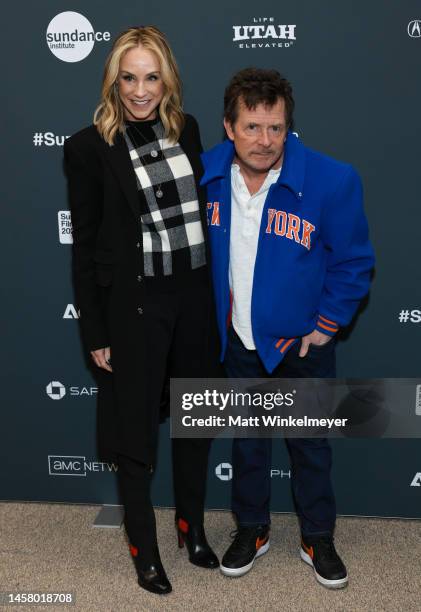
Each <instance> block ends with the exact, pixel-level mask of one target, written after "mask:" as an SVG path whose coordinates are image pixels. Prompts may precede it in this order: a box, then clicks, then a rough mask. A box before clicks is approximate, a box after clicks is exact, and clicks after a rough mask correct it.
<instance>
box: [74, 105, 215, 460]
mask: <svg viewBox="0 0 421 612" xmlns="http://www.w3.org/2000/svg"><path fill="white" fill-rule="evenodd" d="M179 144H180V146H181V147H182V149H183V151H184V152H185V154H186V155H187V157H188V158H189V161H190V164H191V166H192V169H193V172H194V176H195V179H196V185H197V191H198V199H199V207H200V216H201V221H202V226H203V232H204V235H205V241H206V256H207V261H210V255H209V244H208V236H207V220H206V219H207V213H206V192H205V190H204V189H203V188H202V187H200V186H199V182H200V178H201V176H202V173H203V168H202V164H201V160H200V153H201V151H202V147H201V142H200V135H199V129H198V126H197V123H196V121H195V119H194V118H193V117H192V116H190V115H186V123H185V127H184V129H183V131H182V133H181V135H180V138H179ZM64 155H65V168H66V174H67V177H68V189H69V201H70V208H71V215H72V225H73V279H74V286H75V294H76V301H77V305H78V307H79V309H80V324H81V331H82V340H83V343H84V346H85V349H86V350H87V351H88V352H89V351H91V350H95V349H99V348H104V347H106V346H111V361H112V366H113V374H110V373H108V372H106V371H105V370H102V369H100V368H95V370H96V376H97V379H98V386H99V391H98V421H97V423H98V434H99V436H98V443H99V454H100V456H101V457H103V458H104V459H105V458H109V459H115V458H116V455H117V453H119V452H121V453H125V454H128V455H129V456H132V457H135V458H138V459H139V460H140V461H145V462H147V463H153V462H154V454H155V450H156V449H155V448H153V447H152V448H151V445H150V441H151V439H155V438H156V435H155V433H154V432H153V431H151V429H150V422H151V419H150V415H148V410H147V407H145V406H142V389H141V379H142V376H141V371H142V358H141V356H140V351H138V350H137V348H138V347H139V344H140V343H141V342H142V336H141V333H140V325H139V323H140V321H139V317H141V316H142V314H141V313H142V311H141V306H142V298H143V296H144V295H145V294H144V292H145V291H147V288H145V286H144V285H145V283H142V282H139V280H138V277H142V275H143V258H142V231H141V224H140V209H139V194H138V191H137V185H136V178H135V173H134V171H133V165H132V162H131V159H130V157H129V152H128V148H127V145H126V143H125V140H124V138H123V136H122V135H121V134H118V135H117V137H116V139H115V143H114V145H112V146H110V145H108V144H107V143H106V142H105V141H104V140H103V138H102V137H101V136H100V135H99V133H98V131H97V129H96V127H95V126H93V125H92V126H90V127H88V128H86V129H84V130H81V131H80V132H78V133H77V134H75V135H74V136H72V137H70V138H68V139H67V140H66V142H65V144H64ZM209 287H210V281H209ZM139 309H140V310H139ZM208 311H209V317H210V320H209V329H210V330H211V333H210V334H209V356H210V357H212V359H213V356H215V355H216V352H217V348H216V332H215V331H214V330H215V329H216V326H215V322H214V321H215V319H214V311H213V297H212V293H211V289H209V308H208ZM215 362H216V357H215ZM204 374H205V373H204Z"/></svg>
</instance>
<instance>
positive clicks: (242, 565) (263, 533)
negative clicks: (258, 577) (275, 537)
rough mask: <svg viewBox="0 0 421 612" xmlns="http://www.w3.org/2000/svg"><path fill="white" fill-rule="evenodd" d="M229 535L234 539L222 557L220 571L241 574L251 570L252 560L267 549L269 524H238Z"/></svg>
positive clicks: (235, 574)
mask: <svg viewBox="0 0 421 612" xmlns="http://www.w3.org/2000/svg"><path fill="white" fill-rule="evenodd" d="M231 537H234V541H233V542H232V544H231V546H230V547H229V548H228V550H227V552H226V553H225V555H224V556H223V558H222V562H221V565H220V568H221V572H222V573H223V574H225V576H243V574H246V573H247V572H248V571H250V570H251V568H252V567H253V563H254V560H255V559H256V558H257V557H260V556H261V555H264V554H265V552H267V551H268V550H269V525H250V526H245V525H239V527H238V529H236V530H235V531H233V532H232V534H231Z"/></svg>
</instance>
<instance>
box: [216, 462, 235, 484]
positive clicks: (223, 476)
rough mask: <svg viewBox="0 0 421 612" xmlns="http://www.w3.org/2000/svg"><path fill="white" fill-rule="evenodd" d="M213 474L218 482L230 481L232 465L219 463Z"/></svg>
mask: <svg viewBox="0 0 421 612" xmlns="http://www.w3.org/2000/svg"><path fill="white" fill-rule="evenodd" d="M215 474H216V475H217V477H218V478H219V480H231V478H232V465H231V464H230V463H220V464H219V465H217V466H216V468H215Z"/></svg>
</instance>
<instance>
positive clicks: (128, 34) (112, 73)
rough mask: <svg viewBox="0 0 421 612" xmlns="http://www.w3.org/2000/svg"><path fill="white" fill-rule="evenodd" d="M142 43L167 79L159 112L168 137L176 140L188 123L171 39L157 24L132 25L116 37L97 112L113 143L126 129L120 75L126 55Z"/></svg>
mask: <svg viewBox="0 0 421 612" xmlns="http://www.w3.org/2000/svg"><path fill="white" fill-rule="evenodd" d="M139 45H142V47H144V48H145V49H148V50H149V51H151V52H152V53H154V54H155V55H156V57H157V59H158V62H159V65H160V69H161V78H162V81H163V83H164V96H163V98H162V100H161V102H160V105H159V109H158V111H159V116H160V118H161V121H162V124H163V126H164V131H165V136H166V138H168V139H169V140H170V141H171V142H173V143H175V142H177V141H178V139H179V136H180V133H181V130H182V129H183V127H184V114H183V111H182V94H181V81H180V75H179V72H178V67H177V63H176V61H175V57H174V55H173V53H172V51H171V49H170V46H169V44H168V42H167V39H166V38H165V36H164V34H163V33H162V32H160V31H159V30H158V28H155V27H154V26H140V27H138V28H129V29H128V30H126V31H124V32H122V33H121V34H120V35H119V36H118V37H117V38H116V40H115V41H114V44H113V47H112V49H111V53H110V54H109V56H108V58H107V61H106V63H105V68H104V76H103V79H102V91H101V102H100V103H99V105H98V106H97V108H96V110H95V113H94V125H96V127H97V130H98V132H99V133H100V134H101V136H102V138H103V139H104V140H105V141H106V142H107V143H108V144H109V145H112V144H113V143H114V140H115V137H116V134H117V132H120V133H124V131H125V124H124V113H123V106H122V104H121V101H120V96H119V94H118V88H117V78H118V73H119V69H120V61H121V59H122V57H123V55H124V54H125V53H126V52H127V51H129V49H133V48H135V47H138V46H139Z"/></svg>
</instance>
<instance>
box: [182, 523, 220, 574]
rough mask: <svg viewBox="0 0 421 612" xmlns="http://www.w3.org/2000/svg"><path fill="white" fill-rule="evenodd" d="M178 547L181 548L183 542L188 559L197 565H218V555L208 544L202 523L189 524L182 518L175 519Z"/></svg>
mask: <svg viewBox="0 0 421 612" xmlns="http://www.w3.org/2000/svg"><path fill="white" fill-rule="evenodd" d="M176 527H177V535H178V547H179V548H183V547H184V544H186V546H187V550H188V551H189V561H190V562H191V563H193V564H194V565H198V566H199V567H207V568H210V569H214V568H216V567H219V561H218V557H217V556H216V555H215V553H214V552H213V550H212V549H211V547H210V546H209V544H208V542H207V540H206V535H205V530H204V528H203V524H200V525H189V523H188V522H187V521H185V520H184V519H182V518H179V519H178V520H177V519H176Z"/></svg>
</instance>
